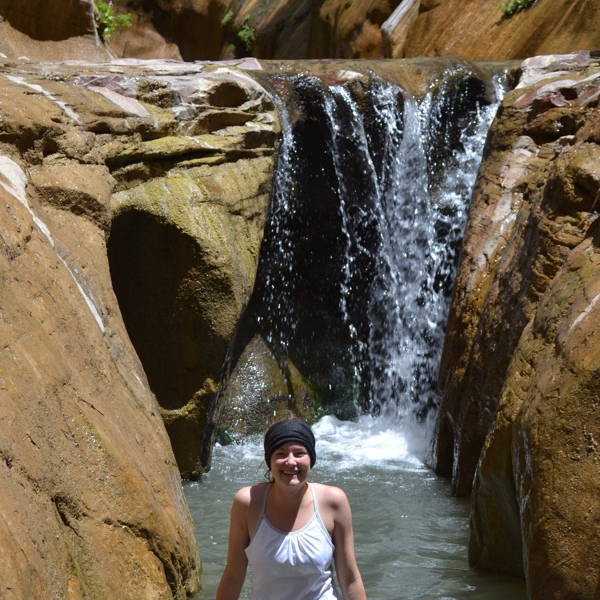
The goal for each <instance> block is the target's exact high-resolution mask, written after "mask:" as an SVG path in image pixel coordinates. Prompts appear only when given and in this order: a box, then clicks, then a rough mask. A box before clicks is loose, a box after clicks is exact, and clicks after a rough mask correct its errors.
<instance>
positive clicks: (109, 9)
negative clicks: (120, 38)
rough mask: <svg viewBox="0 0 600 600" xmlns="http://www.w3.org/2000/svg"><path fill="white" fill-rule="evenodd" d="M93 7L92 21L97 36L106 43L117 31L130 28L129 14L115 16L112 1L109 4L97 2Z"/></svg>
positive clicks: (100, 0)
mask: <svg viewBox="0 0 600 600" xmlns="http://www.w3.org/2000/svg"><path fill="white" fill-rule="evenodd" d="M94 7H95V11H94V21H95V23H96V29H97V30H98V35H99V36H100V38H101V39H102V40H104V41H108V39H109V38H110V36H111V35H112V34H113V33H114V32H115V31H116V30H117V29H124V28H125V27H131V13H125V14H122V15H115V9H114V8H113V3H112V0H110V1H109V2H102V0H99V1H97V2H96V3H95V4H94Z"/></svg>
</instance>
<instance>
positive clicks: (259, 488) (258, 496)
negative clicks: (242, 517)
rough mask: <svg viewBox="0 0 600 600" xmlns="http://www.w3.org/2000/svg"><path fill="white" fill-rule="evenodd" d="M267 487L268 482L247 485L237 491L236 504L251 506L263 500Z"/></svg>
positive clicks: (234, 500)
mask: <svg viewBox="0 0 600 600" xmlns="http://www.w3.org/2000/svg"><path fill="white" fill-rule="evenodd" d="M266 489H267V484H266V483H258V484H256V485H247V486H245V487H243V488H241V489H240V490H238V492H237V493H236V495H235V497H234V499H233V502H234V504H238V505H242V506H246V507H249V506H250V505H252V504H255V503H256V502H262V499H263V497H264V494H265V491H266Z"/></svg>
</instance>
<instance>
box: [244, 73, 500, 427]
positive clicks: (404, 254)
mask: <svg viewBox="0 0 600 600" xmlns="http://www.w3.org/2000/svg"><path fill="white" fill-rule="evenodd" d="M280 87H284V88H285V89H286V90H287V93H286V94H284V95H283V98H281V99H278V102H279V105H280V113H281V121H282V128H283V136H282V142H281V146H280V156H279V164H278V168H277V173H276V175H275V182H274V195H273V203H272V214H271V217H270V221H269V224H268V226H267V230H266V234H265V240H264V242H263V250H262V254H261V261H260V266H259V274H258V278H257V286H256V291H255V295H254V300H253V310H251V311H250V312H249V317H248V319H249V320H255V323H256V328H255V330H253V332H255V331H258V332H259V333H260V334H261V335H262V336H263V338H264V339H265V340H266V341H267V343H268V345H269V346H270V347H271V349H272V350H273V352H274V354H275V355H276V356H277V357H278V360H279V361H280V362H281V361H283V362H284V361H285V359H286V357H291V358H292V360H293V361H294V363H295V364H296V365H297V366H299V368H300V370H301V371H302V372H303V374H304V375H305V376H306V377H307V378H308V379H309V380H310V381H311V383H312V384H313V385H314V386H315V387H316V389H317V391H318V393H319V395H320V397H321V398H322V399H323V400H324V403H325V405H326V409H327V408H328V409H329V410H330V411H331V412H334V413H335V414H336V415H338V416H347V415H350V416H351V415H352V412H353V411H352V409H353V408H354V407H356V406H358V407H359V408H362V409H366V410H367V412H373V413H375V414H379V413H380V412H381V411H382V410H384V411H385V412H386V413H388V415H390V416H391V415H393V416H394V417H400V418H401V417H402V416H403V415H404V414H406V413H407V412H411V413H415V414H416V415H417V418H418V420H421V421H422V420H423V419H424V418H425V417H426V416H427V414H428V412H429V411H430V410H431V409H432V408H435V407H436V391H435V387H436V379H437V371H438V365H439V360H440V353H441V348H442V344H443V337H444V328H445V322H446V317H447V313H448V309H449V301H450V294H451V289H452V284H453V280H454V275H455V269H456V264H457V259H458V252H459V248H460V243H461V238H462V233H463V229H464V224H465V220H466V209H467V206H468V202H469V198H470V193H471V190H472V187H473V184H474V181H475V176H476V173H477V168H478V165H479V160H480V156H481V152H482V148H483V143H484V140H485V134H486V132H487V129H488V127H489V125H490V123H491V120H492V118H493V115H494V113H495V109H496V106H497V104H495V103H490V102H489V101H488V100H486V99H485V92H486V90H485V86H484V84H482V82H481V81H480V80H479V79H477V78H476V77H474V76H473V75H472V74H471V73H470V72H469V71H468V69H467V68H466V67H465V66H463V65H458V66H457V67H455V69H454V70H453V71H448V72H446V73H445V74H444V76H441V77H440V78H439V79H438V80H435V81H433V82H432V84H431V87H432V90H431V91H430V92H429V93H428V94H427V95H426V96H425V98H424V99H422V101H420V102H418V101H417V100H416V99H415V98H413V97H411V96H410V95H409V94H406V93H405V92H404V91H403V90H402V89H401V88H400V87H398V86H396V85H393V84H391V83H388V82H385V81H383V80H382V79H379V78H377V77H372V78H370V79H369V80H368V82H367V83H365V82H364V81H361V82H360V83H357V82H356V81H354V82H352V83H350V84H347V85H332V86H329V85H325V84H324V83H323V81H322V80H320V79H319V78H317V77H309V76H304V75H302V76H295V77H291V78H288V79H286V80H285V85H284V86H282V85H280Z"/></svg>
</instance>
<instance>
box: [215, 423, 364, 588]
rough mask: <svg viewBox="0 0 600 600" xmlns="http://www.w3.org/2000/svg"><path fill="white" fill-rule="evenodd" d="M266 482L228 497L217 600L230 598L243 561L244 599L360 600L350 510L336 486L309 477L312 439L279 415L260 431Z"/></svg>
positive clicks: (239, 583) (305, 430)
mask: <svg viewBox="0 0 600 600" xmlns="http://www.w3.org/2000/svg"><path fill="white" fill-rule="evenodd" d="M264 448H265V462H266V463H267V466H268V467H269V470H270V472H271V480H272V481H271V482H270V483H260V484H258V485H254V486H252V487H245V488H242V489H241V490H240V491H239V492H238V493H237V494H236V496H235V498H234V500H233V506H232V508H231V522H230V528H229V549H228V552H227V565H226V566H225V571H224V572H223V576H222V577H221V583H220V584H219V589H218V591H217V597H216V600H237V599H238V598H239V596H240V591H241V589H242V585H243V583H244V579H245V577H246V568H247V566H248V564H249V565H250V573H251V577H252V594H251V596H250V598H251V600H332V599H335V598H339V595H338V593H337V590H336V587H335V583H334V581H333V566H332V564H333V563H334V562H335V570H336V573H337V579H338V582H339V584H340V587H341V589H342V595H343V598H344V600H366V598H367V596H366V594H365V588H364V586H363V582H362V579H361V576H360V573H359V571H358V567H357V565H356V559H355V557H354V536H353V533H352V513H351V511H350V505H349V503H348V499H347V498H346V494H344V492H343V491H342V490H341V489H339V488H336V487H331V486H328V485H322V484H319V483H308V481H307V480H308V475H309V473H310V470H311V469H312V467H313V466H314V464H315V461H316V459H317V455H316V452H315V437H314V435H313V432H312V430H311V429H310V427H309V426H308V425H306V423H304V422H302V421H300V420H297V419H285V420H283V421H279V422H277V423H275V424H274V425H272V426H271V427H270V428H269V430H268V431H267V433H266V434H265V440H264Z"/></svg>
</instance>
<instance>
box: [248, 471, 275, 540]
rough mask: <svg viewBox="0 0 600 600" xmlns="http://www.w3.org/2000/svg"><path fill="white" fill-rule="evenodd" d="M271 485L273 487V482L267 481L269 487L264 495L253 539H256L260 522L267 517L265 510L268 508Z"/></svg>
mask: <svg viewBox="0 0 600 600" xmlns="http://www.w3.org/2000/svg"><path fill="white" fill-rule="evenodd" d="M270 487H271V484H270V483H267V489H266V490H265V495H264V496H263V501H262V508H261V509H260V515H258V521H256V527H255V528H254V531H253V532H252V539H254V536H255V535H256V532H257V531H258V528H259V527H260V524H261V523H262V522H263V520H264V519H265V518H266V516H265V512H266V509H267V496H268V495H269V488H270Z"/></svg>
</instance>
